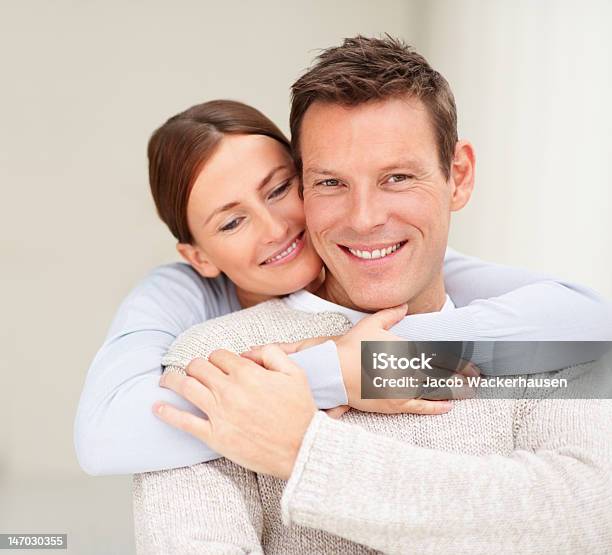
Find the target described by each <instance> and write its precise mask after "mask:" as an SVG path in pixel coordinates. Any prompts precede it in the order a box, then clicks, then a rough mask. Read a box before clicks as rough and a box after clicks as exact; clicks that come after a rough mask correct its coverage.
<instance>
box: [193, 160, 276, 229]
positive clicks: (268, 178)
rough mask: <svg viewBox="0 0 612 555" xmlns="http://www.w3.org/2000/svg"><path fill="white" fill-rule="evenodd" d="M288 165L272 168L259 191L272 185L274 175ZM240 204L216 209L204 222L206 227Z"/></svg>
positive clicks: (260, 185)
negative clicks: (220, 215) (211, 221)
mask: <svg viewBox="0 0 612 555" xmlns="http://www.w3.org/2000/svg"><path fill="white" fill-rule="evenodd" d="M287 167H288V166H287V164H279V165H278V166H276V167H274V168H272V169H271V170H270V171H269V172H268V175H266V176H265V177H264V178H263V179H262V180H261V181H260V183H259V185H257V190H258V191H260V190H261V189H263V188H264V187H265V186H266V185H267V184H268V183H270V180H271V179H272V178H273V177H274V175H275V174H276V173H277V172H278V171H280V170H282V169H283V168H287ZM239 204H240V203H239V202H238V201H234V202H228V203H227V204H224V205H223V206H220V207H219V208H216V209H215V210H213V211H212V212H211V213H210V214H209V216H208V218H206V220H205V221H204V225H207V224H208V222H210V220H212V219H213V217H215V216H216V215H217V214H220V213H221V212H225V211H226V210H230V209H232V208H235V207H236V206H238V205H239Z"/></svg>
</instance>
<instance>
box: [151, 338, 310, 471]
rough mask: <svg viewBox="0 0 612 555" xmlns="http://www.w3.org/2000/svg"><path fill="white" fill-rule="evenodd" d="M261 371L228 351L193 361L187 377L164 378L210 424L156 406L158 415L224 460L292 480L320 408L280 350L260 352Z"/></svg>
mask: <svg viewBox="0 0 612 555" xmlns="http://www.w3.org/2000/svg"><path fill="white" fill-rule="evenodd" d="M261 359H262V363H263V367H262V366H260V365H258V364H256V363H255V362H253V361H251V360H248V359H245V358H242V357H240V356H238V355H236V354H234V353H230V352H229V351H225V350H219V351H215V352H214V353H212V354H211V355H210V357H209V359H208V361H206V360H203V359H194V360H192V361H191V362H190V363H189V365H188V366H187V368H186V369H185V370H186V373H187V376H183V375H180V374H176V373H171V372H170V373H166V374H164V375H163V376H162V378H161V380H160V385H162V386H163V387H167V388H168V389H172V390H173V391H175V392H176V393H178V394H179V395H181V396H182V397H184V398H185V399H187V400H188V401H190V402H191V403H193V404H194V405H195V406H197V407H198V408H199V409H200V410H202V412H204V413H205V414H206V415H207V416H208V419H204V418H200V417H198V416H195V415H193V414H191V413H188V412H184V411H181V410H179V409H177V408H175V407H173V406H171V405H166V404H163V403H156V404H155V405H154V407H153V410H154V413H155V414H156V415H157V416H159V417H160V418H161V419H162V420H163V421H164V422H167V423H168V424H170V425H172V426H174V427H175V428H178V429H180V430H183V431H185V432H188V433H190V434H192V435H193V436H195V437H197V438H198V439H200V440H201V441H203V442H205V443H206V444H208V445H209V446H210V447H211V448H212V449H214V450H215V451H217V452H218V453H220V454H221V455H223V456H224V457H226V458H228V459H230V460H232V461H234V462H235V463H237V464H239V465H241V466H244V467H245V468H248V469H250V470H253V471H255V472H260V473H263V474H270V475H272V476H276V477H278V478H282V479H285V480H286V479H288V478H289V476H290V474H291V471H292V469H293V465H294V463H295V459H296V457H297V453H298V451H299V448H300V445H301V443H302V438H303V437H304V433H305V432H306V429H307V428H308V425H309V424H310V421H311V420H312V417H313V415H314V414H315V412H316V410H317V407H316V405H315V402H314V399H313V398H312V394H311V392H310V388H309V386H308V381H307V380H306V375H305V374H304V371H303V370H302V369H301V368H300V367H299V366H298V365H297V364H295V363H294V362H293V361H292V360H291V359H290V358H289V357H288V356H287V355H286V354H285V353H284V352H283V351H282V350H281V349H280V348H278V347H276V346H274V345H270V346H266V347H264V348H263V349H262V351H261Z"/></svg>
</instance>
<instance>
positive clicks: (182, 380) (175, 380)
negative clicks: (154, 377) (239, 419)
mask: <svg viewBox="0 0 612 555" xmlns="http://www.w3.org/2000/svg"><path fill="white" fill-rule="evenodd" d="M217 372H219V370H217ZM208 379H209V378H208ZM213 382H214V380H213ZM208 383H209V384H211V382H210V380H209V382H208ZM159 384H160V385H161V386H162V387H165V388H167V389H171V390H172V391H174V392H175V393H177V394H178V395H180V396H181V397H184V398H185V399H187V401H189V402H190V403H192V404H193V405H195V406H196V407H198V408H199V409H200V410H201V411H202V412H205V413H209V412H210V411H211V410H214V407H215V398H214V396H213V394H212V392H211V390H210V389H209V387H207V386H206V385H205V384H204V383H201V382H200V381H198V379H196V378H194V377H193V376H183V375H182V374H177V373H175V372H168V373H166V374H164V375H163V376H162V377H161V379H160V380H159ZM211 387H213V388H214V387H215V385H212V384H211Z"/></svg>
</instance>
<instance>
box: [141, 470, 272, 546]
mask: <svg viewBox="0 0 612 555" xmlns="http://www.w3.org/2000/svg"><path fill="white" fill-rule="evenodd" d="M134 527H135V539H136V548H137V552H138V553H139V554H142V555H158V554H159V555H166V554H167V553H194V554H195V553H198V554H203V555H207V554H209V555H250V554H263V550H262V547H261V533H262V527H263V516H262V506H261V498H260V496H259V490H258V488H257V480H256V477H255V475H254V474H253V473H252V472H249V471H248V470H245V469H244V468H242V467H240V466H238V465H236V464H234V463H232V462H230V461H228V460H227V459H217V460H215V461H210V462H207V463H202V464H197V465H194V466H191V467H186V468H177V469H174V470H166V471H160V472H149V473H145V474H138V475H136V476H134Z"/></svg>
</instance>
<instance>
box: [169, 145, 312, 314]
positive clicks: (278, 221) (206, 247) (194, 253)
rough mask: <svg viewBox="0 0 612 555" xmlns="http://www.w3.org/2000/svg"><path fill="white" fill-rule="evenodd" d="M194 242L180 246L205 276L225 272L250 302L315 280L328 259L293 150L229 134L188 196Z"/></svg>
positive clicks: (288, 291) (240, 296) (297, 287)
mask: <svg viewBox="0 0 612 555" xmlns="http://www.w3.org/2000/svg"><path fill="white" fill-rule="evenodd" d="M187 223H188V225H189V229H190V231H191V234H192V236H193V239H194V244H193V245H187V244H182V243H181V244H179V245H178V247H177V248H178V250H179V252H180V253H181V254H182V255H183V257H184V258H185V259H187V260H188V261H189V262H190V263H191V264H192V265H193V266H194V267H195V268H196V269H197V270H198V271H199V272H200V274H202V275H203V276H205V277H215V276H217V275H219V273H220V272H223V273H225V274H226V275H227V277H228V278H229V279H231V280H232V281H233V282H234V284H235V285H236V287H237V290H238V294H239V298H240V300H241V301H242V304H243V305H248V304H254V303H255V302H259V301H261V300H263V299H264V298H266V297H270V296H276V295H285V294H287V293H292V292H293V291H297V290H298V289H301V288H303V287H305V286H306V285H308V284H309V283H310V282H312V281H313V280H315V279H316V278H317V277H318V276H319V274H320V272H321V260H320V259H319V257H318V255H317V254H316V252H315V251H314V249H313V247H312V244H311V243H310V240H309V238H308V236H307V234H306V233H305V219H304V209H303V205H302V200H301V199H300V197H299V195H298V177H297V175H296V171H295V167H294V165H293V161H292V159H291V156H290V155H289V153H288V152H287V150H286V149H285V148H284V147H283V145H281V144H280V143H279V142H278V141H276V140H274V139H271V138H269V137H266V136H263V135H226V136H225V137H224V138H223V139H222V140H221V143H220V144H219V145H218V147H217V150H216V151H215V153H214V154H213V156H212V157H211V158H210V159H209V160H208V161H207V162H206V164H205V165H204V167H203V169H202V170H201V171H200V173H199V175H198V176H197V178H196V180H195V183H194V186H193V189H192V191H191V194H190V196H189V201H188V203H187Z"/></svg>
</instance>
